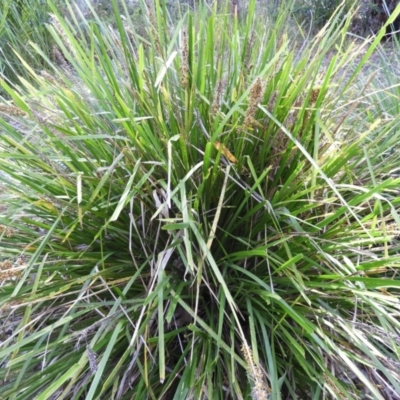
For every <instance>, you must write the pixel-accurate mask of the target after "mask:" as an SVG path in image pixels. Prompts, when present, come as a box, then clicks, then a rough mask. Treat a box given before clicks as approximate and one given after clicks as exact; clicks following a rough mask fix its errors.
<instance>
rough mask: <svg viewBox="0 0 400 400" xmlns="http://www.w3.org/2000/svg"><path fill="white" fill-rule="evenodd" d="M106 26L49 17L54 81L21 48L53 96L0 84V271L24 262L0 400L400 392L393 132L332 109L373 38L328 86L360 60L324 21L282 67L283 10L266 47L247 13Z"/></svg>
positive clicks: (341, 27)
mask: <svg viewBox="0 0 400 400" xmlns="http://www.w3.org/2000/svg"><path fill="white" fill-rule="evenodd" d="M112 4H113V10H114V14H115V25H114V28H113V27H112V26H108V25H107V26H106V25H105V24H104V23H103V22H102V20H101V19H100V18H98V16H97V15H96V14H93V15H92V17H91V22H89V21H88V20H83V21H82V20H81V22H80V23H81V28H82V31H83V30H84V31H85V34H84V35H83V34H80V32H81V31H80V30H79V29H77V28H76V27H75V26H74V25H73V23H72V22H70V23H68V22H67V21H65V20H64V19H63V18H62V17H61V16H60V15H58V14H57V10H56V8H55V7H53V10H52V11H53V13H54V16H55V17H54V18H55V19H56V21H57V22H55V21H53V23H52V24H50V25H49V26H48V28H49V31H50V32H51V33H52V34H53V35H54V39H55V41H56V43H57V44H58V46H59V48H60V49H61V50H60V51H62V52H63V54H62V57H63V58H65V61H66V63H67V64H68V69H62V68H61V69H60V68H58V67H57V66H56V65H54V64H52V63H51V61H49V59H48V58H47V57H46V55H45V53H44V52H43V51H42V50H41V48H40V46H39V45H36V46H34V48H35V49H36V51H37V53H38V55H41V56H42V57H43V59H44V60H45V61H46V62H47V63H48V67H49V68H48V69H47V68H46V69H47V70H49V71H53V72H52V74H51V76H52V77H53V78H54V79H46V76H43V75H42V74H40V73H39V72H37V71H35V70H34V69H30V68H29V67H28V66H27V65H26V64H25V67H26V68H27V71H26V72H27V73H29V74H30V79H29V81H28V80H24V79H22V80H21V84H20V86H19V87H17V86H11V85H9V84H7V82H6V81H4V80H3V81H2V87H3V88H4V90H6V91H7V93H8V94H9V96H10V98H11V99H12V101H13V104H14V106H15V107H17V108H18V109H19V110H21V111H23V112H24V113H26V115H25V116H24V117H23V118H22V116H21V117H16V118H17V119H18V118H19V119H18V122H19V123H20V125H21V126H22V128H21V127H20V126H17V125H16V124H15V123H11V122H9V121H8V120H6V119H1V120H0V124H1V127H2V131H3V134H2V135H1V137H0V143H1V145H0V147H1V148H2V150H1V151H2V154H1V157H0V166H1V170H2V172H3V173H2V174H1V175H0V179H1V180H2V181H3V182H5V184H6V185H7V190H8V193H9V196H8V207H9V208H8V209H7V210H5V212H3V213H1V215H0V224H1V226H3V227H4V228H3V232H2V234H1V239H0V253H1V254H2V257H4V259H2V260H1V262H2V263H4V262H11V263H12V265H17V264H18V260H23V261H22V263H23V264H22V265H21V266H20V270H21V271H22V275H20V276H18V277H16V279H13V280H4V281H3V282H2V284H1V285H2V287H1V292H0V307H1V308H2V310H7V316H4V314H3V316H2V318H3V319H5V320H6V321H9V319H10V318H12V319H13V321H15V323H14V327H13V332H12V334H11V336H10V337H9V338H7V339H6V340H5V341H4V342H3V344H2V345H1V348H0V361H1V362H4V363H5V368H3V369H1V370H0V379H2V381H3V385H2V387H1V389H0V394H1V395H2V396H3V397H4V398H10V399H12V398H18V399H32V398H37V399H49V398H57V399H62V398H81V397H84V398H85V399H88V400H90V399H95V398H96V399H99V398H110V399H111V398H112V399H127V398H132V397H135V398H151V399H170V398H176V399H184V398H195V399H203V398H204V399H206V398H209V399H225V398H235V399H236V398H238V399H241V398H251V397H252V398H267V397H268V396H269V397H270V398H275V399H285V398H293V399H296V398H299V399H301V398H312V399H319V398H322V397H326V398H360V397H361V396H362V395H364V394H365V393H367V392H368V391H369V394H370V395H371V396H373V397H374V398H377V399H384V398H387V394H388V393H391V391H392V392H400V384H399V380H400V376H399V372H398V371H399V369H398V365H399V357H398V354H399V343H398V340H397V337H398V333H399V322H398V320H399V314H400V309H399V302H398V294H399V287H400V283H399V279H398V268H399V262H400V256H399V255H398V243H397V241H396V234H393V232H396V229H394V228H393V226H394V225H396V226H398V225H399V222H400V218H399V216H398V204H399V201H400V200H399V197H398V194H397V190H398V185H399V183H400V180H399V178H395V177H392V176H388V175H387V173H386V171H387V170H388V169H390V168H394V166H395V165H398V162H399V160H398V156H397V155H393V156H392V157H391V158H389V159H387V162H386V163H385V164H383V163H382V162H379V160H380V155H381V154H382V153H383V152H385V151H386V147H385V140H384V138H386V137H387V136H388V134H389V132H396V130H395V127H396V126H397V122H398V121H397V119H393V120H389V121H382V119H380V117H381V116H380V115H379V114H377V115H374V118H373V119H372V120H371V121H369V124H367V129H365V127H366V125H365V121H364V119H363V115H364V111H365V110H364V109H363V107H362V103H361V102H360V99H359V98H358V96H357V97H356V98H349V97H348V96H349V94H351V91H349V90H348V89H349V87H350V84H351V82H352V81H354V80H355V77H356V76H357V74H359V72H360V68H361V66H362V64H363V63H365V62H366V60H367V58H368V56H369V55H370V54H371V52H372V51H373V49H374V48H376V46H377V45H378V43H379V38H377V39H376V40H375V41H374V42H372V44H371V46H370V47H369V49H368V51H367V53H366V55H365V56H364V57H363V58H362V61H361V64H360V66H359V67H358V69H357V70H356V71H355V72H354V73H353V75H351V73H348V74H343V75H339V73H341V71H342V70H343V69H346V68H349V69H351V68H350V67H351V66H352V61H353V60H354V59H356V58H357V56H358V50H357V49H358V48H357V47H355V45H348V43H346V45H345V42H344V38H345V33H346V29H347V26H348V24H349V20H350V19H347V20H344V19H343V18H342V16H341V14H340V11H338V12H337V14H334V15H333V16H332V18H333V23H332V24H329V26H326V27H325V28H324V30H323V31H322V32H321V33H320V34H319V35H317V36H316V37H315V39H314V40H313V41H312V42H310V43H309V46H306V47H304V49H303V53H302V54H301V55H298V54H295V51H294V50H293V49H292V46H293V43H291V42H290V41H289V39H288V36H287V35H285V21H287V18H288V17H289V15H290V11H291V8H290V7H289V5H288V4H283V5H282V7H281V8H280V10H279V12H278V16H277V19H276V24H275V26H274V27H273V28H272V27H268V26H265V25H264V24H263V23H262V21H261V20H258V19H257V18H256V2H255V1H254V0H252V1H250V3H249V6H248V9H247V12H246V14H245V15H246V18H245V19H241V20H239V19H238V18H237V16H236V17H232V14H230V13H229V4H227V5H226V7H227V8H226V9H225V10H220V9H217V5H214V8H211V9H210V8H208V7H199V9H198V10H197V11H196V13H197V14H195V15H192V14H187V15H185V16H184V18H183V19H182V20H181V21H178V22H177V23H176V24H174V25H168V22H167V21H169V19H168V18H167V17H168V10H167V7H166V4H165V2H164V1H155V2H154V7H153V8H151V7H149V4H147V3H146V4H143V5H142V6H143V18H144V19H145V20H144V26H145V27H146V29H147V32H146V34H145V35H142V34H140V35H139V34H138V33H137V32H136V30H135V26H134V24H132V21H131V20H130V18H129V16H128V15H125V18H124V19H122V17H121V16H120V13H119V12H118V7H117V4H116V2H115V1H113V2H112ZM349 18H350V17H349ZM82 24H83V25H84V26H83V27H82ZM126 26H129V27H130V29H129V30H126ZM141 29H143V28H141ZM141 33H142V32H141ZM63 38H67V39H68V45H67V44H66V43H64V42H63ZM250 38H251V40H250ZM248 43H251V46H252V47H249V46H248ZM293 47H294V46H293ZM333 48H336V49H337V50H338V51H337V52H336V53H335V55H334V56H333V58H332V59H331V61H330V62H329V63H328V65H326V63H325V55H326V54H327V53H328V52H330V51H332V49H333ZM360 51H361V50H360ZM249 65H252V68H249ZM343 76H345V77H346V76H347V77H348V78H349V80H348V81H340V79H342V78H340V77H343ZM47 78H48V77H47ZM349 110H350V111H351V112H350V111H349ZM14 122H15V121H14ZM350 122H351V123H350ZM393 135H394V136H396V135H397V134H396V133H393ZM393 140H394V139H393ZM5 200H6V201H7V198H6V199H5ZM7 229H9V230H11V231H10V232H12V235H7V234H4V233H6V232H7ZM7 260H8V261H7ZM367 376H368V378H367Z"/></svg>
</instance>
